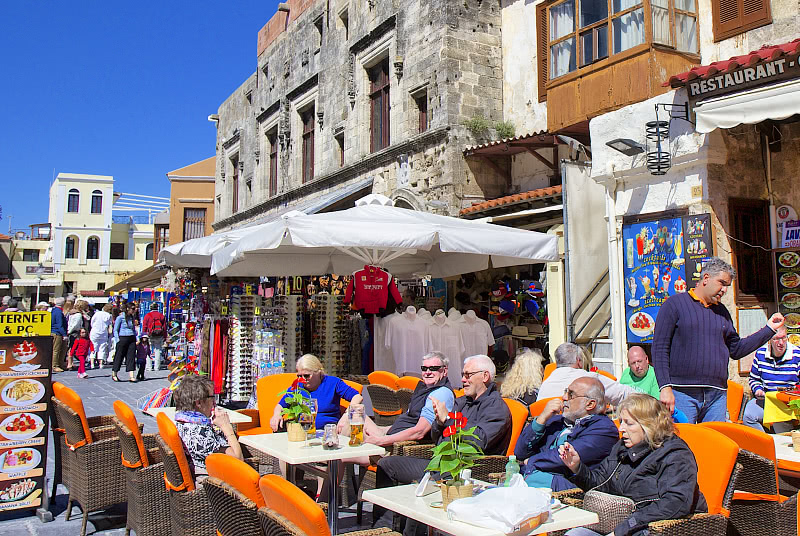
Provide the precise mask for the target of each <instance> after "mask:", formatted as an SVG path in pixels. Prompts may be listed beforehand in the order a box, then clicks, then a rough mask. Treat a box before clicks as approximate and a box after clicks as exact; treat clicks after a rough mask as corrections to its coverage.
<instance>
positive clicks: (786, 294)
mask: <svg viewBox="0 0 800 536" xmlns="http://www.w3.org/2000/svg"><path fill="white" fill-rule="evenodd" d="M775 275H776V279H777V281H776V284H775V287H776V288H777V294H778V296H777V301H778V312H780V313H781V314H782V315H783V317H784V322H785V324H786V331H787V333H788V335H789V342H790V343H792V344H794V345H795V346H798V345H800V249H790V250H785V249H784V250H779V251H776V252H775Z"/></svg>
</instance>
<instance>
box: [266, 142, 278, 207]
mask: <svg viewBox="0 0 800 536" xmlns="http://www.w3.org/2000/svg"><path fill="white" fill-rule="evenodd" d="M267 140H268V141H269V196H270V197H272V196H274V195H276V194H277V193H278V129H275V130H273V131H272V132H270V133H269V134H267Z"/></svg>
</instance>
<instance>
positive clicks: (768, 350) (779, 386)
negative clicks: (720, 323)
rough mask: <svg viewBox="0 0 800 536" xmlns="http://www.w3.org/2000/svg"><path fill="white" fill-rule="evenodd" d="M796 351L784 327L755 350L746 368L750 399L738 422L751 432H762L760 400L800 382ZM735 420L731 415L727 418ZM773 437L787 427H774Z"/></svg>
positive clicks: (798, 350)
mask: <svg viewBox="0 0 800 536" xmlns="http://www.w3.org/2000/svg"><path fill="white" fill-rule="evenodd" d="M799 378H800V348H798V347H797V346H795V345H794V344H792V343H790V342H789V339H788V336H787V334H786V326H781V327H780V328H778V330H777V331H776V332H775V335H773V337H772V339H770V341H769V342H768V343H767V344H765V345H764V346H762V347H761V348H759V349H758V350H756V356H755V358H754V359H753V366H752V367H750V390H751V391H753V398H752V399H751V400H750V401H749V402H748V403H747V405H746V406H745V408H744V417H743V419H742V422H743V423H744V424H746V425H747V426H749V427H751V428H755V429H756V430H759V431H762V432H763V431H764V427H763V426H762V425H761V423H762V422H763V421H764V397H765V396H766V394H767V392H768V391H780V390H785V389H792V388H794V386H795V384H796V383H797V382H798V381H800V379H799ZM731 418H732V419H735V418H736V416H735V415H731ZM772 429H773V431H774V432H775V433H780V432H788V431H789V430H791V429H792V426H791V423H777V422H776V423H774V424H773V425H772Z"/></svg>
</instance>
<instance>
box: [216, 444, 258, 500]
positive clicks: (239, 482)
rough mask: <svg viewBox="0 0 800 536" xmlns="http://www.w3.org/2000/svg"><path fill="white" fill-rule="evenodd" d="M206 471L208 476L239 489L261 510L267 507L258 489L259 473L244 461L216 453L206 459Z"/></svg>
mask: <svg viewBox="0 0 800 536" xmlns="http://www.w3.org/2000/svg"><path fill="white" fill-rule="evenodd" d="M206 469H208V476H212V477H214V478H218V479H220V480H222V481H223V482H225V483H226V484H228V485H230V486H231V487H233V488H235V489H237V490H238V491H239V492H240V493H242V494H243V495H244V496H245V497H247V498H248V499H250V500H251V501H253V502H254V503H256V505H258V507H259V508H260V507H262V506H266V505H267V504H266V503H265V502H264V497H263V496H262V495H261V491H260V490H259V489H258V471H256V470H255V469H253V468H252V467H250V466H249V465H247V464H246V463H245V462H243V461H242V460H239V459H237V458H234V457H233V456H229V455H228V454H221V453H219V452H215V453H214V454H209V456H208V457H207V458H206Z"/></svg>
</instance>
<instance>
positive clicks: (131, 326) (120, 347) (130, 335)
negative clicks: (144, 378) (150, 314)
mask: <svg viewBox="0 0 800 536" xmlns="http://www.w3.org/2000/svg"><path fill="white" fill-rule="evenodd" d="M135 314H136V308H135V307H134V306H133V305H128V306H127V307H126V308H125V312H124V313H120V315H119V316H118V317H117V320H116V321H115V322H114V341H115V342H116V344H117V348H116V353H115V354H114V366H113V367H112V369H111V379H112V380H114V381H115V382H118V381H119V378H118V377H117V373H118V372H119V369H120V368H121V367H122V359H123V358H124V359H125V370H126V371H127V372H128V374H129V375H130V381H131V382H133V383H136V377H135V372H134V371H135V370H136V318H135V317H134V315H135Z"/></svg>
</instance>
